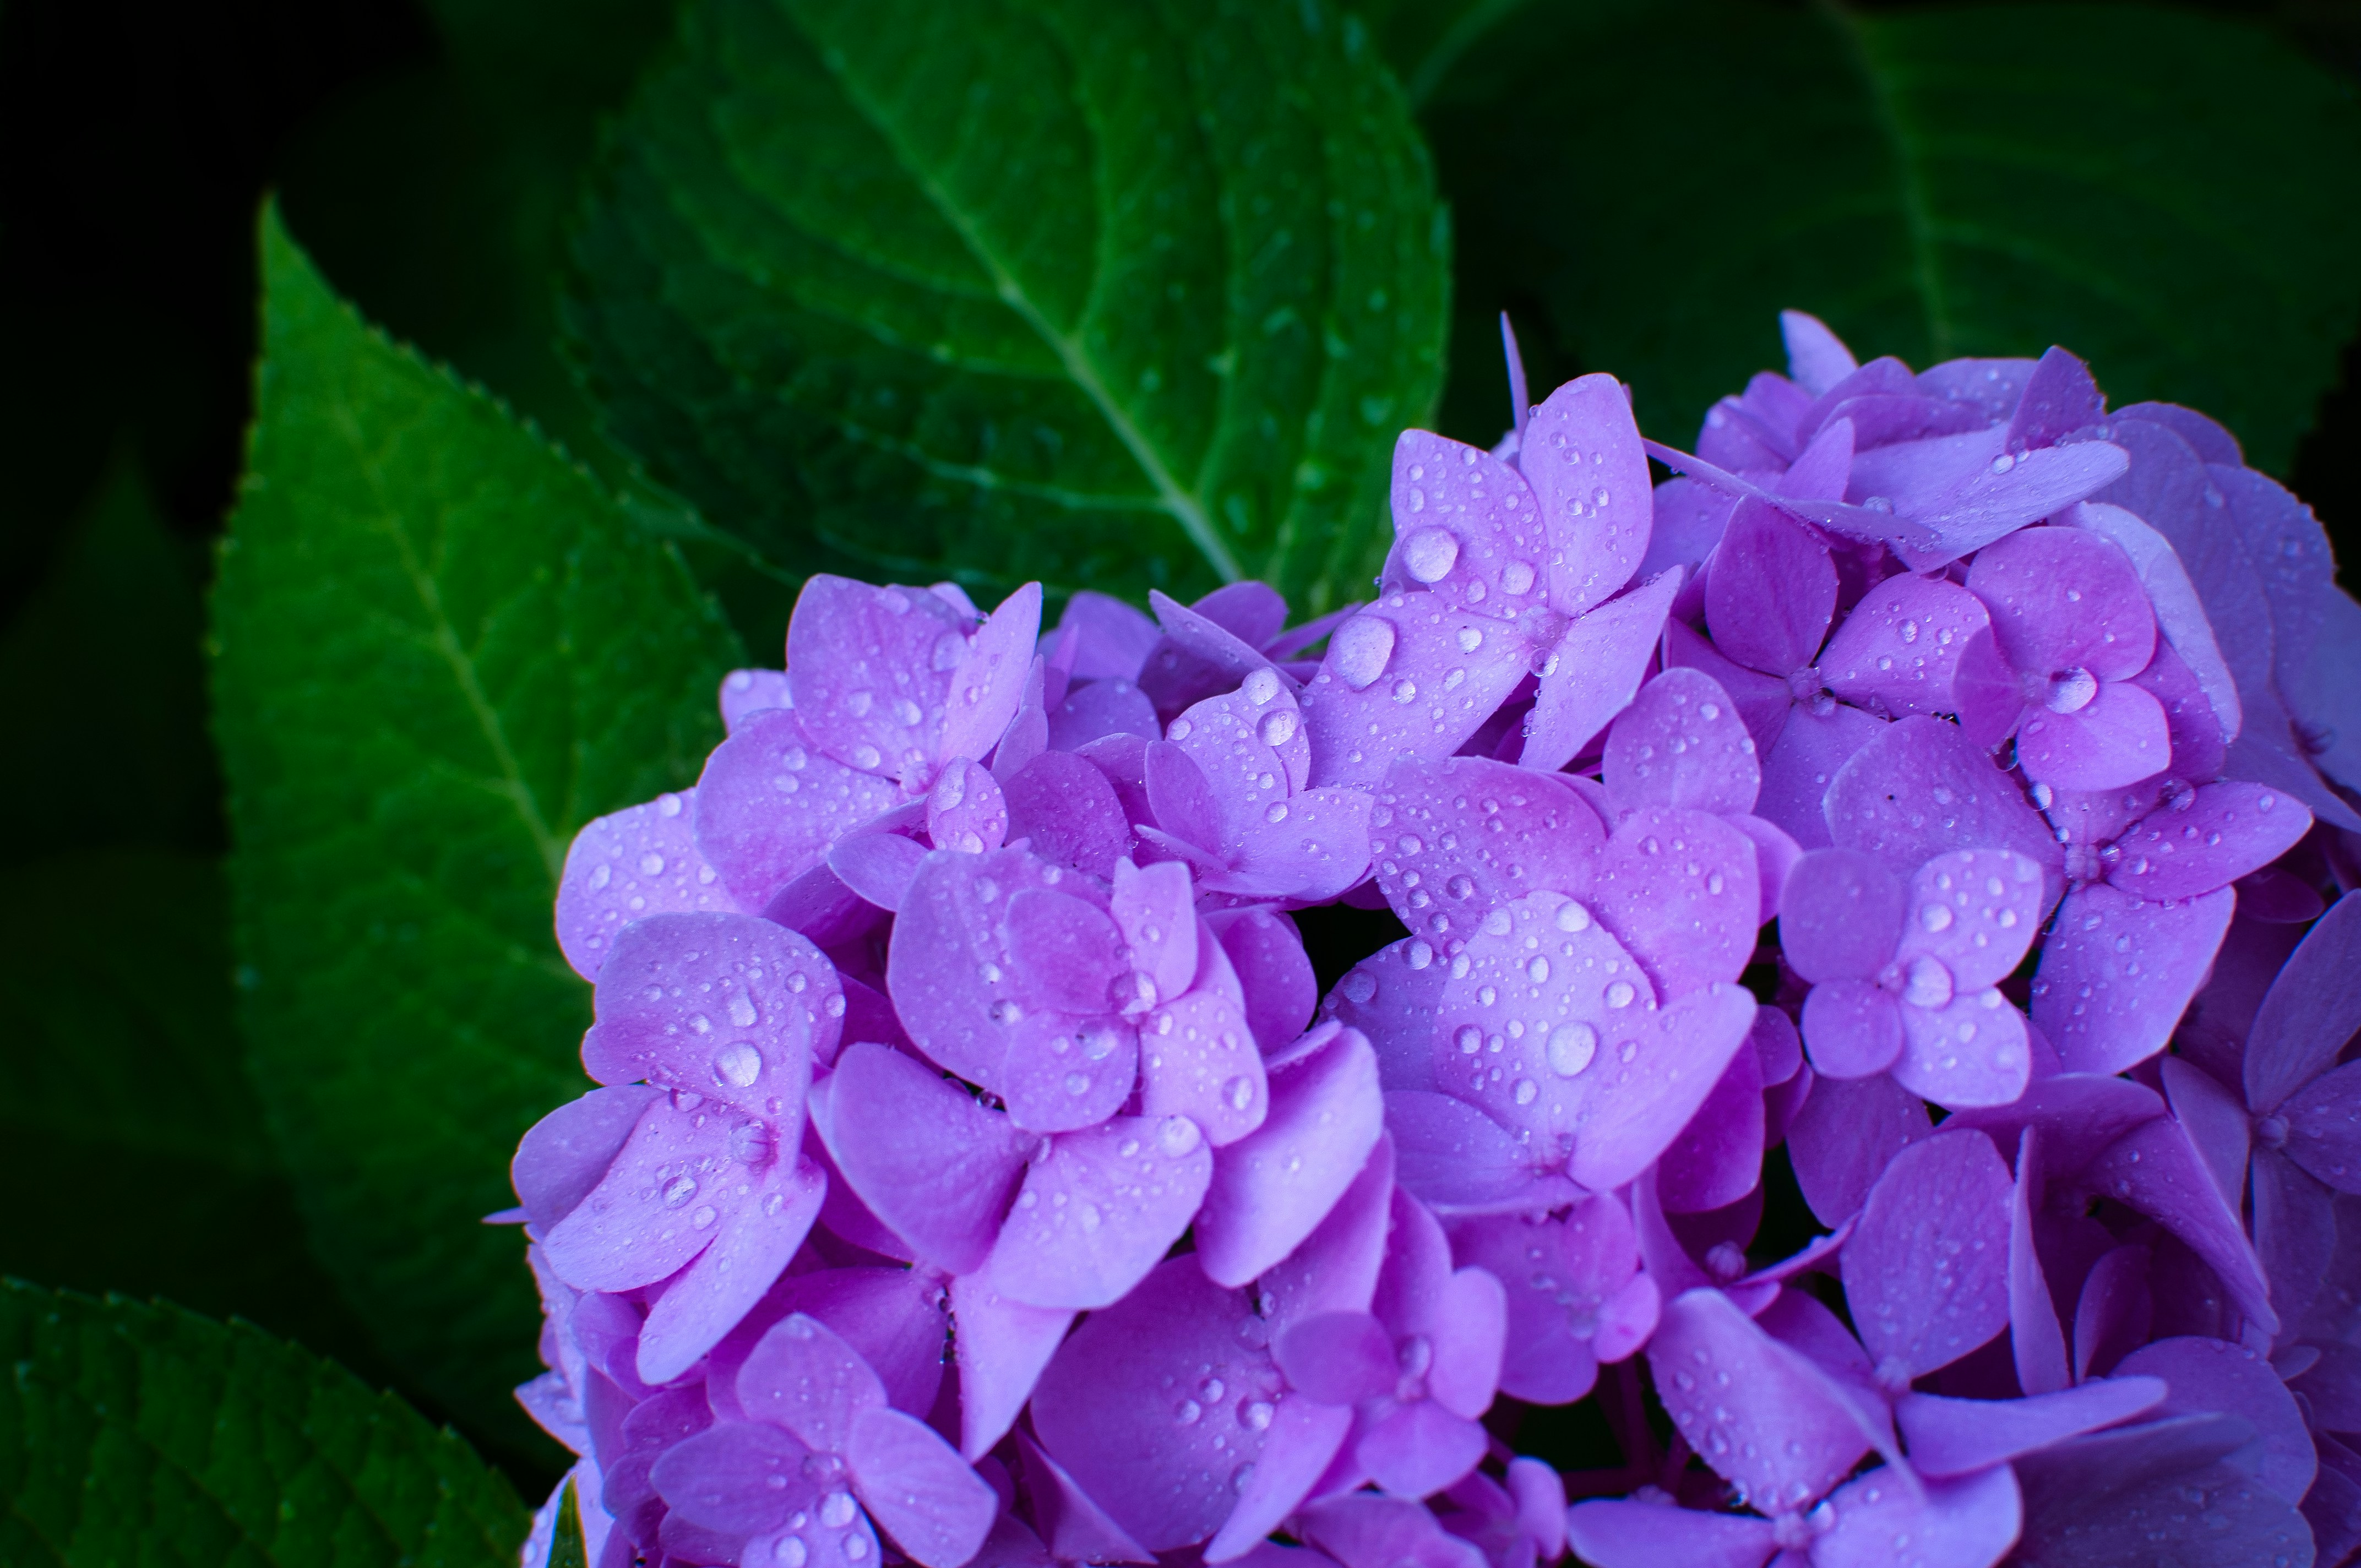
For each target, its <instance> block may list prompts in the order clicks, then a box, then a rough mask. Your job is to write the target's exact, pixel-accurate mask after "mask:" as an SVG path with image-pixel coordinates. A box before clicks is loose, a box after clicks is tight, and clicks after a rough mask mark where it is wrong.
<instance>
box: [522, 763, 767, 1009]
mask: <svg viewBox="0 0 2361 1568" xmlns="http://www.w3.org/2000/svg"><path fill="white" fill-rule="evenodd" d="M696 799H697V792H696V791H695V790H682V791H681V792H679V793H678V794H676V795H658V796H656V798H655V799H653V800H651V801H646V802H644V803H642V804H641V805H638V806H626V807H624V808H623V809H622V810H620V811H617V812H611V813H609V815H607V816H605V817H599V818H598V819H597V820H595V821H592V822H589V823H586V824H585V825H584V826H583V828H582V831H580V832H579V833H577V834H576V835H575V836H574V842H573V844H572V846H571V847H569V848H568V849H567V850H566V872H565V874H564V875H563V876H561V877H560V878H559V879H558V883H557V945H558V947H559V948H560V949H562V950H563V951H564V952H565V954H566V962H567V963H569V964H572V965H573V966H574V972H575V973H577V974H578V975H580V976H581V977H582V978H583V979H585V980H592V981H595V980H597V979H598V966H599V965H600V964H602V963H604V962H606V959H607V953H608V951H609V948H611V946H612V945H613V943H614V941H615V938H616V936H617V934H618V933H620V931H621V930H622V928H623V927H625V926H627V925H629V924H631V922H632V921H634V920H641V919H644V918H646V917H647V916H651V915H672V914H683V913H686V912H689V911H692V910H728V911H733V912H734V911H735V910H736V909H737V907H738V905H737V901H736V900H734V899H733V898H731V897H730V890H729V889H728V888H727V887H726V886H724V885H723V884H722V882H721V879H720V875H719V872H716V871H715V870H714V869H713V868H712V867H711V866H709V865H708V864H706V861H705V857H704V856H702V855H700V854H698V853H697V833H696V824H697V817H696V814H695V812H694V810H693V809H692V808H693V807H694V806H695V804H696Z"/></svg>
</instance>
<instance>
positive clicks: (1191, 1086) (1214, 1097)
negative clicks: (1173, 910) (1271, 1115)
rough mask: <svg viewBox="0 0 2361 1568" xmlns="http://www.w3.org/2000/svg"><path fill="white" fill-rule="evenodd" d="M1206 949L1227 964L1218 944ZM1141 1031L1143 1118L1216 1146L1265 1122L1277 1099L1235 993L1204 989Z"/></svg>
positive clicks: (1148, 1020)
mask: <svg viewBox="0 0 2361 1568" xmlns="http://www.w3.org/2000/svg"><path fill="white" fill-rule="evenodd" d="M1193 918H1194V917H1193V916H1191V920H1192V922H1193ZM1204 947H1205V948H1206V953H1207V957H1208V958H1209V959H1213V960H1214V961H1215V962H1217V963H1218V962H1222V961H1225V960H1223V959H1219V958H1218V957H1217V956H1216V955H1218V954H1219V953H1220V952H1221V948H1220V945H1219V944H1218V943H1214V942H1206V943H1205V944H1204ZM1140 1029H1141V1038H1140V1047H1141V1051H1142V1054H1143V1057H1144V1058H1145V1059H1144V1061H1143V1063H1142V1069H1141V1073H1140V1102H1139V1110H1140V1113H1141V1114H1142V1115H1146V1116H1186V1117H1188V1118H1189V1119H1190V1120H1191V1122H1193V1123H1194V1124H1196V1125H1197V1127H1198V1128H1199V1129H1200V1130H1201V1131H1202V1132H1203V1134H1204V1135H1205V1138H1206V1141H1207V1142H1209V1143H1211V1144H1212V1145H1213V1146H1214V1147H1215V1148H1221V1147H1223V1146H1226V1145H1230V1144H1235V1143H1236V1142H1237V1141H1238V1140H1239V1139H1240V1138H1243V1137H1245V1136H1246V1135H1248V1134H1250V1133H1252V1132H1253V1131H1254V1130H1255V1129H1256V1128H1257V1127H1259V1126H1261V1125H1262V1124H1263V1122H1264V1118H1265V1117H1266V1115H1268V1112H1269V1109H1270V1097H1269V1091H1268V1084H1267V1083H1266V1080H1265V1077H1264V1072H1263V1058H1262V1053H1261V1052H1260V1051H1259V1050H1257V1048H1256V1045H1255V1038H1254V1032H1253V1030H1251V1029H1250V1028H1248V1027H1247V1025H1246V1015H1245V1014H1244V1013H1243V1011H1241V1009H1240V1008H1239V1006H1238V1003H1237V1001H1236V1000H1235V988H1234V987H1232V988H1224V987H1221V986H1216V985H1211V984H1208V985H1203V986H1200V987H1199V988H1198V989H1197V990H1194V991H1191V992H1188V993H1187V994H1186V995H1184V996H1179V997H1176V998H1174V999H1173V1000H1172V1001H1170V1002H1168V1003H1165V1004H1164V1005H1163V1006H1161V1007H1159V1008H1158V1009H1157V1010H1156V1011H1155V1012H1153V1013H1150V1014H1148V1015H1147V1016H1146V1017H1145V1018H1143V1019H1142V1020H1141V1021H1140ZM1373 1092H1374V1091H1373ZM1361 1152H1362V1154H1363V1155H1366V1154H1367V1152H1368V1151H1367V1150H1366V1149H1364V1150H1362V1151H1361Z"/></svg>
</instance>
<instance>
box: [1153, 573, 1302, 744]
mask: <svg viewBox="0 0 2361 1568" xmlns="http://www.w3.org/2000/svg"><path fill="white" fill-rule="evenodd" d="M1264 591H1265V592H1268V589H1265V590H1264ZM1148 608H1149V609H1153V610H1154V611H1155V612H1156V619H1157V621H1158V623H1159V625H1161V626H1162V627H1163V628H1164V638H1163V641H1160V642H1159V643H1158V644H1157V646H1156V652H1153V653H1151V654H1150V655H1149V656H1148V663H1147V664H1146V665H1144V666H1143V667H1142V668H1141V670H1140V672H1139V687H1140V689H1141V690H1142V691H1144V692H1146V693H1147V694H1148V696H1149V697H1150V698H1151V699H1152V700H1153V701H1154V702H1155V704H1156V706H1157V707H1158V709H1159V711H1161V712H1165V713H1172V712H1176V711H1178V710H1179V709H1180V708H1184V707H1189V706H1190V705H1191V704H1192V703H1195V702H1199V701H1202V699H1203V698H1205V697H1208V696H1213V694H1214V693H1216V692H1225V691H1229V690H1231V689H1233V688H1234V687H1235V686H1236V685H1237V684H1238V683H1239V682H1240V681H1243V680H1244V679H1246V676H1247V675H1249V674H1252V673H1254V672H1255V671H1257V670H1272V665H1271V662H1270V660H1269V659H1268V658H1267V657H1266V656H1265V655H1264V654H1263V652H1262V651H1261V649H1260V648H1259V647H1257V645H1256V644H1254V643H1251V642H1248V641H1244V640H1242V639H1241V638H1239V637H1238V635H1237V634H1236V633H1235V632H1233V631H1232V630H1229V628H1227V627H1225V626H1224V625H1222V624H1221V622H1219V621H1217V620H1213V618H1212V617H1210V616H1207V615H1203V614H1201V613H1199V612H1198V611H1197V610H1194V609H1190V608H1189V607H1187V606H1185V605H1181V604H1179V603H1176V602H1175V601H1174V600H1172V599H1170V598H1166V597H1165V596H1164V595H1163V594H1161V593H1159V592H1157V591H1155V590H1154V589H1150V590H1149V591H1148ZM1283 613H1284V611H1282V614H1283ZM1276 673H1277V672H1276V671H1275V670H1274V671H1273V674H1276Z"/></svg>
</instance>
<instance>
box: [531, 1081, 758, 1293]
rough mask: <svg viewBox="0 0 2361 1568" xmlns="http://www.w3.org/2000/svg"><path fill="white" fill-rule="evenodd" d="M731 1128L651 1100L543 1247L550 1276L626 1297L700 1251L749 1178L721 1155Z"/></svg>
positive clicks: (736, 1162) (715, 1118) (725, 1122)
mask: <svg viewBox="0 0 2361 1568" xmlns="http://www.w3.org/2000/svg"><path fill="white" fill-rule="evenodd" d="M736 1121H737V1118H735V1117H727V1118H725V1117H719V1116H700V1115H696V1114H693V1113H689V1112H686V1111H682V1110H679V1109H678V1108H676V1107H675V1106H674V1105H673V1104H672V1103H671V1102H669V1101H662V1100H660V1101H656V1102H652V1103H651V1104H650V1105H649V1106H648V1108H647V1110H646V1111H645V1112H643V1113H642V1114H641V1116H640V1119H639V1122H638V1124H636V1125H635V1126H633V1127H632V1129H631V1138H630V1140H629V1141H627V1142H626V1143H625V1144H624V1145H623V1148H622V1152H621V1153H620V1154H618V1155H617V1156H616V1157H615V1161H614V1164H613V1165H612V1166H611V1167H610V1168H609V1169H608V1171H607V1175H606V1177H605V1179H603V1180H601V1181H600V1182H599V1183H598V1186H597V1187H596V1188H594V1189H592V1190H591V1192H590V1194H589V1195H588V1197H586V1198H585V1199H583V1201H581V1203H580V1204H579V1205H578V1206H577V1207H576V1208H575V1210H574V1212H572V1213H570V1214H568V1215H566V1218H565V1219H563V1220H561V1221H559V1222H558V1223H557V1224H556V1225H555V1227H553V1228H552V1229H551V1231H550V1233H549V1235H548V1238H547V1240H545V1241H544V1243H543V1244H542V1245H543V1246H544V1250H545V1251H546V1252H547V1254H548V1257H549V1264H550V1267H551V1268H553V1269H555V1271H556V1273H557V1276H558V1277H559V1278H561V1279H563V1280H565V1281H566V1283H567V1284H568V1285H571V1286H573V1287H574V1288H576V1289H577V1290H631V1289H635V1288H638V1287H640V1286H642V1285H653V1283H655V1282H656V1281H657V1280H659V1279H662V1278H664V1277H666V1276H668V1275H671V1274H674V1273H676V1272H677V1271H678V1270H679V1269H680V1268H681V1267H682V1266H684V1265H686V1263H687V1262H688V1261H689V1260H690V1259H691V1258H693V1257H695V1256H696V1255H697V1254H698V1253H700V1252H703V1251H704V1250H705V1248H706V1247H707V1245H708V1244H710V1243H711V1242H712V1240H713V1237H714V1234H715V1230H716V1228H717V1227H716V1221H718V1220H719V1217H720V1211H721V1207H722V1206H723V1204H725V1203H731V1202H732V1199H731V1197H730V1194H731V1192H732V1190H734V1189H735V1188H736V1187H737V1186H739V1185H740V1184H741V1183H744V1182H746V1181H748V1180H749V1179H750V1177H751V1174H752V1173H751V1172H749V1171H748V1169H747V1168H746V1166H745V1165H744V1164H742V1163H741V1161H739V1160H737V1159H733V1158H732V1157H731V1156H730V1149H731V1144H732V1134H733V1131H734V1128H733V1126H732V1125H731V1124H733V1123H735V1122H736ZM765 1152H767V1146H766V1148H765ZM699 1216H702V1217H703V1223H697V1222H698V1218H699Z"/></svg>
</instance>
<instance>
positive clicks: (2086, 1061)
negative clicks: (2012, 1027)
mask: <svg viewBox="0 0 2361 1568" xmlns="http://www.w3.org/2000/svg"><path fill="white" fill-rule="evenodd" d="M2236 902H2237V895H2236V894H2235V893H2233V892H2232V891H2231V890H2230V889H2228V888H2224V889H2222V890H2221V891H2219V892H2216V893H2209V894H2205V895H2203V896H2202V897H2200V898H2192V899H2190V900H2188V901H2186V902H2184V903H2180V904H2147V903H2144V902H2142V901H2140V900H2138V899H2136V898H2133V897H2131V896H2130V895H2129V894H2123V893H2118V892H2117V891H2115V890H2114V888H2112V887H2108V886H2105V885H2103V884H2099V883H2093V884H2092V885H2089V886H2085V887H2079V888H2076V889H2075V890H2074V891H2073V892H2072V893H2070V894H2068V895H2067V897H2066V901H2065V902H2064V903H2063V904H2061V905H2059V909H2058V918H2057V921H2056V923H2055V924H2054V925H2053V926H2052V927H2051V929H2050V935H2049V939H2048V942H2047V944H2046V945H2045V946H2044V947H2043V948H2042V953H2041V968H2040V970H2039V971H2038V972H2037V974H2036V975H2035V977H2034V981H2033V1006H2032V1014H2033V1022H2034V1023H2035V1024H2036V1025H2038V1026H2039V1027H2040V1029H2041V1032H2042V1033H2043V1034H2044V1035H2046V1036H2048V1038H2049V1041H2050V1043H2051V1044H2052V1045H2054V1046H2056V1047H2058V1055H2059V1058H2060V1059H2061V1060H2062V1061H2064V1063H2065V1064H2066V1069H2067V1070H2068V1071H2069V1072H2094V1073H2114V1072H2121V1071H2123V1070H2124V1069H2125V1068H2128V1067H2131V1066H2133V1065H2135V1064H2136V1063H2138V1062H2142V1061H2145V1060H2147V1058H2149V1057H2152V1056H2154V1055H2155V1054H2156V1053H2157V1052H2158V1051H2160V1050H2162V1049H2163V1048H2164V1047H2165V1042H2166V1041H2167V1040H2169V1039H2170V1038H2171V1036H2172V1028H2173V1025H2175V1024H2177V1023H2179V1022H2180V1014H2181V1013H2182V1011H2183V1010H2184V1009H2186V1008H2187V1007H2188V1005H2189V999H2190V997H2191V994H2192V993H2194V992H2195V991H2196V989H2197V984H2198V982H2199V981H2202V980H2203V979H2204V977H2205V971H2206V970H2207V968H2208V967H2209V966H2210V965H2211V964H2212V963H2213V954H2214V952H2215V950H2216V949H2218V948H2220V947H2221V944H2222V935H2223V933H2224V931H2225V930H2227V929H2228V927H2229V925H2230V916H2231V912H2232V911H2233V909H2235V906H2236Z"/></svg>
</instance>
